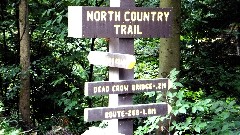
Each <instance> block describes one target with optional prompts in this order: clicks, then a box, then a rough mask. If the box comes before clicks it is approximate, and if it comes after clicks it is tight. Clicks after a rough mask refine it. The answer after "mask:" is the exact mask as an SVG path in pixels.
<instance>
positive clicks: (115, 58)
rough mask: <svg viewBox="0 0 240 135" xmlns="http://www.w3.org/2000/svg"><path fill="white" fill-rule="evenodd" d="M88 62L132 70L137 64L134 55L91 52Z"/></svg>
mask: <svg viewBox="0 0 240 135" xmlns="http://www.w3.org/2000/svg"><path fill="white" fill-rule="evenodd" d="M88 60H89V62H90V63H91V64H93V65H101V66H109V67H117V68H125V69H132V68H133V67H134V65H135V63H136V58H135V56H133V55H129V54H121V53H109V52H99V51H91V52H90V53H89V55H88Z"/></svg>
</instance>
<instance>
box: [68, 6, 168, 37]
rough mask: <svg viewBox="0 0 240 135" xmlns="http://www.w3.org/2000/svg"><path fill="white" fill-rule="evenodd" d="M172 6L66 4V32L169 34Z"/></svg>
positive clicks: (85, 34)
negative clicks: (143, 6)
mask: <svg viewBox="0 0 240 135" xmlns="http://www.w3.org/2000/svg"><path fill="white" fill-rule="evenodd" d="M171 20H172V8H146V7H145V8H142V7H131V8H129V7H81V6H69V7H68V36H69V37H75V38H93V37H114V38H140V37H141V38H150V37H170V36H171V34H170V33H171V25H172V22H171Z"/></svg>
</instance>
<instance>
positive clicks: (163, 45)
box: [156, 0, 181, 135]
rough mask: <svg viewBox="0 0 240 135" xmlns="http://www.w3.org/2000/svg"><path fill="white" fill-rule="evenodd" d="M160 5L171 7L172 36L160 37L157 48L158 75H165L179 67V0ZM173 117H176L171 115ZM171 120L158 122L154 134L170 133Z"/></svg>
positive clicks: (168, 0) (166, 0)
mask: <svg viewBox="0 0 240 135" xmlns="http://www.w3.org/2000/svg"><path fill="white" fill-rule="evenodd" d="M160 7H162V8H166V7H173V24H172V37H171V38H161V39H160V49H159V77H164V78H165V77H167V76H168V75H169V73H170V71H171V70H172V69H174V68H176V69H177V70H178V69H179V68H180V25H181V24H180V20H181V16H180V13H181V0H161V1H160ZM172 118H173V119H176V118H174V117H172ZM170 123H171V120H170V121H169V120H166V121H164V122H163V123H161V122H160V123H159V129H158V130H157V131H156V135H163V134H164V135H166V134H170V132H169V126H170Z"/></svg>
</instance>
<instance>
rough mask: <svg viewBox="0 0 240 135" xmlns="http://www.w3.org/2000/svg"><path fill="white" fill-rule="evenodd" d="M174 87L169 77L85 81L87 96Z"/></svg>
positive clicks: (161, 89)
mask: <svg viewBox="0 0 240 135" xmlns="http://www.w3.org/2000/svg"><path fill="white" fill-rule="evenodd" d="M170 88H172V83H171V81H170V80H169V79H168V78H158V79H151V80H119V81H115V82H112V81H101V82H85V89H84V90H85V96H93V95H108V94H125V93H139V92H150V91H163V92H164V91H167V90H169V89H170Z"/></svg>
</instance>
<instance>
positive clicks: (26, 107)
mask: <svg viewBox="0 0 240 135" xmlns="http://www.w3.org/2000/svg"><path fill="white" fill-rule="evenodd" d="M27 4H28V2H27V0H20V3H19V28H20V38H19V39H20V66H21V68H22V71H21V76H20V81H21V82H20V83H21V84H20V95H19V112H20V117H21V119H22V122H23V126H24V128H26V129H29V128H30V127H31V126H32V122H31V118H30V73H29V68H30V37H29V23H28V5H27Z"/></svg>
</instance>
